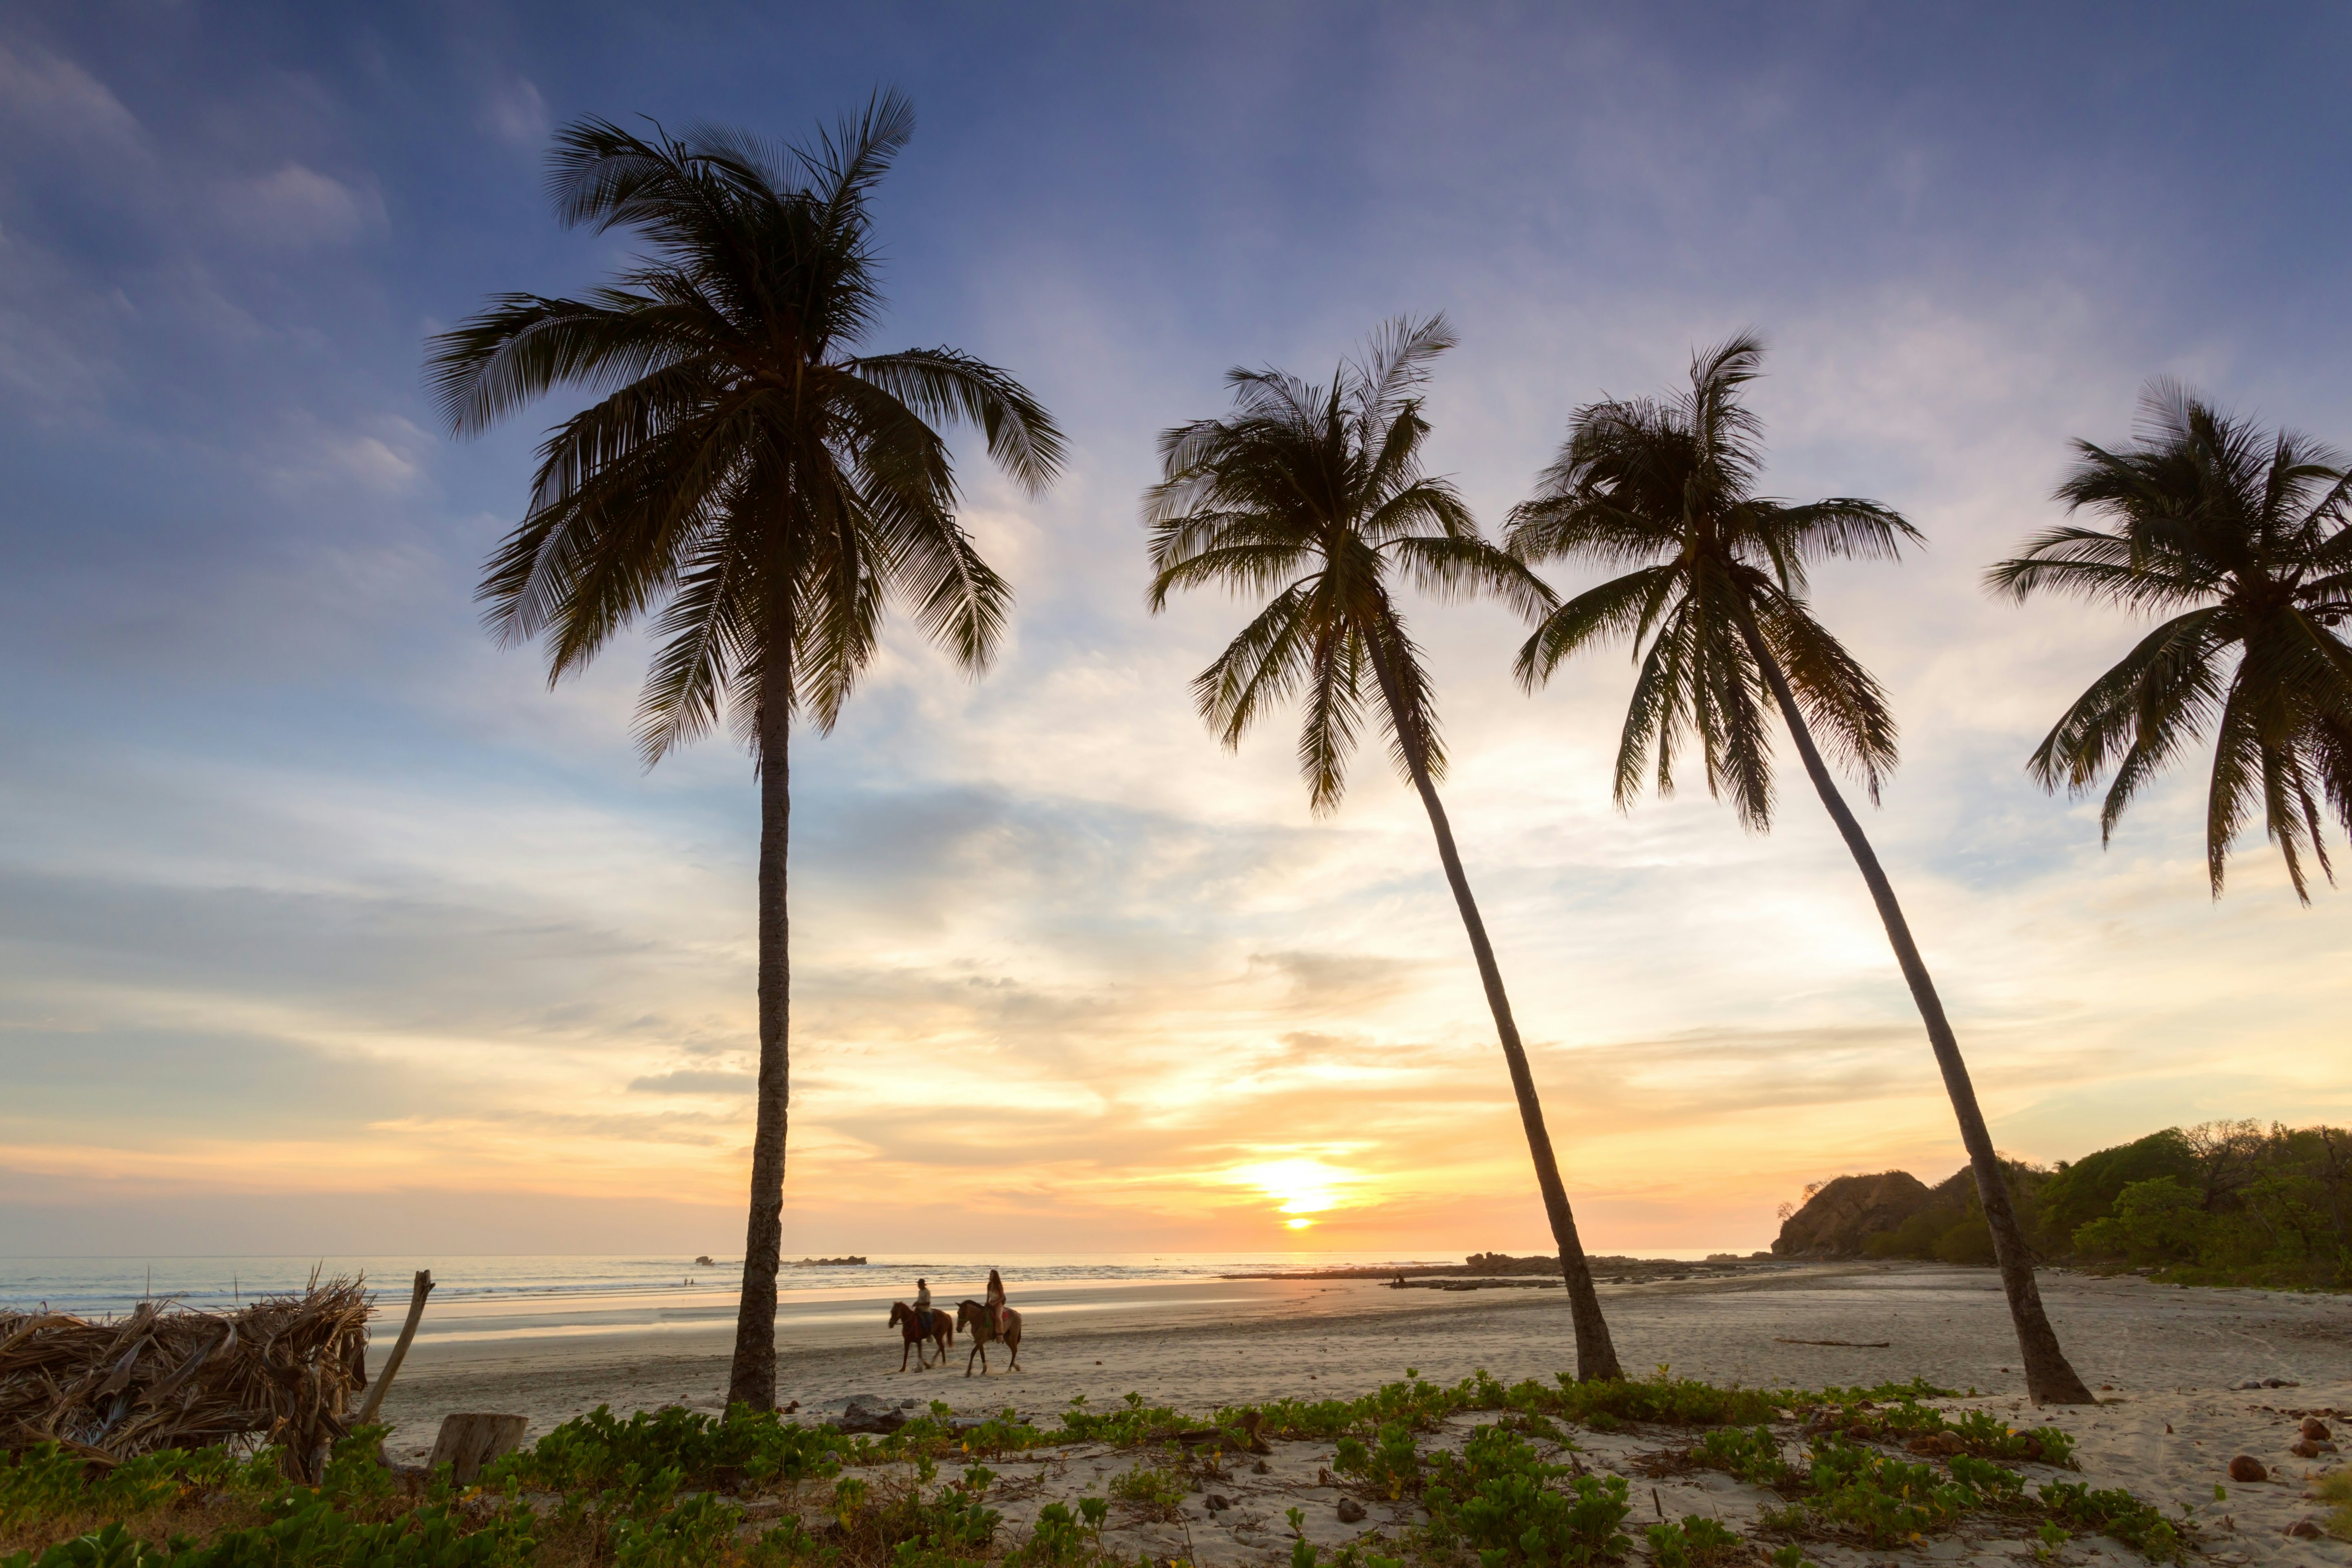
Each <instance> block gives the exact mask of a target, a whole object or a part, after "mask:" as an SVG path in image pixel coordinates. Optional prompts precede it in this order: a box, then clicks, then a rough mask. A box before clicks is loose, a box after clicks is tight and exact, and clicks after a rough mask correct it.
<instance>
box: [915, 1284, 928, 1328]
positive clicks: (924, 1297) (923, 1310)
mask: <svg viewBox="0 0 2352 1568" xmlns="http://www.w3.org/2000/svg"><path fill="white" fill-rule="evenodd" d="M930 1331H931V1282H930V1281H929V1280H928V1279H918V1280H916V1281H915V1332H916V1333H917V1334H918V1335H919V1336H925V1337H928V1336H929V1333H930Z"/></svg>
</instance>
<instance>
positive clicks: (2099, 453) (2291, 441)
mask: <svg viewBox="0 0 2352 1568" xmlns="http://www.w3.org/2000/svg"><path fill="white" fill-rule="evenodd" d="M2074 451H2075V456H2076V462H2075V465H2074V468H2073V470H2072V471H2071V472H2069V473H2068V475H2067V476H2066V479H2065V482H2064V483H2063V484H2061V485H2060V486H2059V488H2058V499H2059V500H2063V501H2064V502H2065V503H2066V507H2067V510H2069V511H2070V512H2073V511H2088V512H2091V513H2093V514H2094V515H2095V516H2098V517H2101V518H2103V519H2105V521H2107V522H2108V523H2109V524H2110V526H2109V527H2107V528H2105V529H2096V528H2084V527H2082V526H2079V525H2076V524H2073V523H2067V524H2062V525H2060V526H2058V527H2055V528H2052V529H2049V530H2046V531H2043V532H2042V533H2040V534H2037V535H2035V536H2034V537H2033V538H2032V540H2031V541H2029V542H2027V544H2026V547H2025V550H2024V552H2023V553H2022V554H2021V555H2019V556H2017V557H2016V558H2015V559H2013V560H2009V561H2004V562H2001V563H2000V564H1999V565H1996V566H1995V567H1993V568H1992V570H1991V572H1990V574H1988V581H1989V582H1990V584H1991V585H1992V587H1993V588H1994V589H1995V590H1997V591H1999V592H2001V593H2005V594H2010V595H2014V596H2015V597H2017V598H2018V599H2020V600H2023V599H2026V598H2029V597H2031V596H2032V595H2034V594H2037V593H2045V592H2046V593H2058V594H2066V595H2072V596H2074V597H2075V598H2078V599H2084V600H2089V601H2091V602H2093V603H2097V604H2110V605H2120V606H2122V607H2124V608H2126V609H2130V610H2134V611H2137V612H2141V613H2147V612H2151V611H2168V612H2177V613H2175V614H2172V615H2171V616H2169V618H2168V619H2167V620H2165V621H2164V622H2163V623H2162V624H2161V625H2159V626H2157V627H2156V628H2155V629H2154V630H2153V631H2151V632H2149V633H2148V634H2147V636H2146V637H2142V638H2141V639H2140V641H2139V642H2138V643H2137V645H2136V646H2135V647H2133V648H2132V650H2131V651H2130V652H2129V653H2128V654H2126V655H2125V656H2124V658H2123V659H2122V660H2121V661H2120V662H2118V663H2117V664H2116V666H2115V667H2114V668H2111V669H2109V670H2108V671H2107V672H2106V673H2105V675H2102V676H2101V677H2099V679H2097V680H2096V681H2095V682H2093V683H2092V685H2091V687H2090V689H2088V690H2086V691H2084V693H2083V695H2082V696H2081V697H2079V698H2076V699H2075V700H2074V706H2072V707H2071V708H2069V709H2068V710H2066V712H2065V713H2064V715H2063V716H2062V717H2061V718H2060V719H2059V721H2058V722H2057V724H2056V725H2055V726H2054V727H2053V729H2052V730H2051V731H2050V733H2049V734H2048V736H2046V737H2045V738H2044V739H2043V740H2042V744H2041V745H2040V746H2038V747H2036V748H2035V750H2034V752H2033V755H2032V759H2031V760H2030V761H2029V762H2028V763H2027V764H2026V768H2027V772H2028V773H2031V774H2032V777H2033V779H2034V781H2035V782H2036V783H2038V784H2041V785H2042V787H2043V788H2044V789H2049V790H2056V789H2059V788H2061V787H2062V786H2063V788H2064V789H2065V790H2066V791H2067V792H2068V793H2069V794H2071V795H2085V794H2088V793H2089V792H2090V791H2091V790H2092V789H2093V788H2094V787H2095V785H2096V784H2097V783H2098V781H2099V779H2100V778H2101V777H2102V776H2104V775H2105V774H2106V773H2108V772H2109V771H2110V770H2113V772H2114V774H2115V782H2114V783H2113V784H2110V785H2109V786H2108V789H2107V793H2106V798H2105V801H2103V802H2102V803H2101V805H2100V809H2099V839H2100V842H2101V843H2102V844H2105V843H2106V842H2108V841H2109V840H2111V839H2112V838H2113V837H2114V836H2115V830H2116V823H2117V822H2119V821H2120V820H2121V819H2122V817H2123V814H2124V810H2125V808H2126V806H2128V805H2130V804H2131V802H2132V799H2133V797H2134V796H2136V795H2138V794H2139V793H2140V792H2141V791H2142V790H2144V789H2146V788H2147V784H2148V783H2149V781H2150V780H2151V779H2153V778H2154V777H2155V776H2156V775H2157V774H2158V773H2159V772H2160V771H2161V770H2162V769H2163V768H2164V766H2165V765H2166V764H2167V763H2170V762H2172V761H2173V760H2175V759H2176V758H2177V757H2178V756H2179V753H2180V752H2182V751H2183V750H2184V749H2185V748H2186V747H2187V746H2189V744H2190V743H2192V742H2197V741H2199V740H2200V739H2201V738H2202V737H2203V736H2204V735H2205V734H2206V733H2207V732H2208V731H2210V733H2211V735H2212V737H2213V767H2212V774H2211V778H2210V782H2209V784H2208V785H2207V790H2206V803H2205V865H2206V873H2207V875H2208V877H2209V878H2210V880H2211V883H2212V889H2213V896H2214V897H2216V898H2219V897H2221V879H2222V874H2223V871H2224V869H2225V868H2226V866H2227V862H2228V859H2229V854H2230V845H2231V840H2232V839H2234V838H2236V837H2237V836H2238V834H2239V832H2240V830H2241V829H2242V828H2243V827H2245V826H2247V825H2248V824H2250V823H2251V822H2252V820H2253V818H2254V815H2255V813H2256V811H2257V809H2259V810H2260V812H2261V816H2262V822H2263V833H2264V834H2265V835H2267V836H2268V837H2269V838H2270V841H2271V842H2272V843H2273V844H2275V845H2277V846H2278V849H2279V854H2280V856H2281V857H2282V858H2284V860H2285V862H2286V872H2287V878H2288V880H2289V881H2291V882H2292V883H2293V884H2294V891H2295V896H2296V897H2297V898H2299V899H2301V900H2303V901H2304V902H2305V903H2306V904H2307V903H2309V902H2310V901H2311V887H2310V871H2309V868H2308V867H2307V866H2306V864H2305V859H2306V857H2307V858H2308V859H2309V860H2310V861H2311V862H2313V863H2315V864H2316V865H2317V866H2318V868H2319V869H2320V871H2321V872H2322V874H2324V875H2325V876H2326V877H2327V879H2329V880H2330V881H2331V882H2332V881H2334V880H2335V875H2336V873H2335V868H2334V867H2333V866H2332V865H2331V864H2330V862H2329V859H2328V854H2327V846H2326V839H2325V837H2324V828H2325V825H2326V819H2327V818H2328V817H2330V816H2333V817H2334V818H2335V821H2336V826H2337V827H2338V828H2339V829H2340V830H2342V831H2345V832H2347V833H2352V647H2348V646H2347V644H2346V643H2345V641H2344V639H2343V638H2342V637H2340V636H2338V635H2337V632H2336V628H2337V627H2338V626H2342V625H2343V623H2344V620H2345V617H2346V616H2352V530H2348V529H2347V528H2346V526H2345V522H2346V510H2345V507H2346V502H2347V497H2352V474H2347V471H2346V461H2347V459H2346V457H2345V454H2343V453H2341V452H2336V451H2333V450H2330V449H2329V448H2326V447H2322V446H2321V445H2320V444H2319V443H2317V442H2315V441H2314V440H2313V439H2312V438H2311V437H2308V436H2305V435H2301V434H2299V433H2297V432H2294V431H2292V430H2285V431H2280V432H2278V433H2277V434H2275V435H2272V434H2268V433H2266V432H2264V431H2263V430H2261V429H2259V428H2258V427H2257V426H2255V425H2254V423H2253V422H2252V420H2249V419H2244V418H2240V417H2235V416H2231V415H2228V414H2225V413H2223V412H2221V410H2219V409H2217V408H2215V407H2214V406H2213V405H2211V404H2210V403H2208V402H2206V401H2205V400H2204V399H2203V398H2201V397H2199V396H2198V395H2195V394H2194V393H2191V392H2189V390H2188V389H2186V388H2185V387H2182V386H2181V385H2179V384H2178V383H2176V382H2172V381H2168V380H2158V381H2156V382H2153V383H2151V384H2149V386H2148V389H2147V393H2146V395H2144V396H2143V397H2142V398H2141V401H2140V430H2139V434H2138V436H2137V438H2136V439H2135V440H2134V441H2133V443H2132V444H2131V445H2130V446H2129V447H2126V448H2125V449H2123V450H2121V451H2109V450H2108V449H2106V448H2105V447H2098V446H2095V445H2094V444H2092V443H2091V442H2089V441H2079V440H2078V441H2076V442H2075V443H2074Z"/></svg>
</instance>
